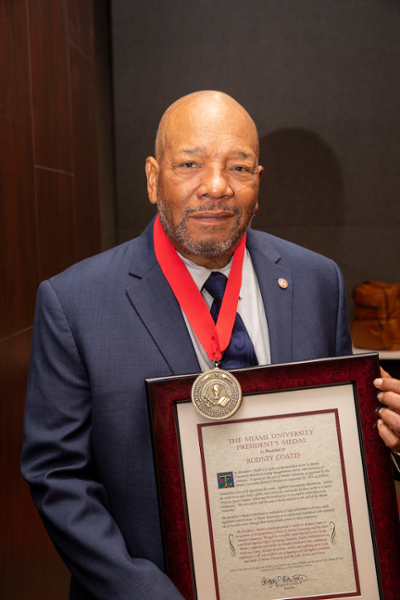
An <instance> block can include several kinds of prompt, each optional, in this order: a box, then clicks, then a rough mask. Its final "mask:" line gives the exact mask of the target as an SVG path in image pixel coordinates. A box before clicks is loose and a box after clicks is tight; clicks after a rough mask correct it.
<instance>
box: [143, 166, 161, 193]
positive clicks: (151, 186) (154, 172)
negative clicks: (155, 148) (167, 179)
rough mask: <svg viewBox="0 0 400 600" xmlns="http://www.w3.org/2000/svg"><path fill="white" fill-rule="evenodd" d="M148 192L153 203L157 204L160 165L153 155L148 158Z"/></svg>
mask: <svg viewBox="0 0 400 600" xmlns="http://www.w3.org/2000/svg"><path fill="white" fill-rule="evenodd" d="M145 169H146V177H147V193H148V195H149V200H150V202H151V203H152V204H157V189H158V174H159V172H160V165H159V164H158V162H157V161H156V159H155V158H153V156H148V157H147V158H146V167H145Z"/></svg>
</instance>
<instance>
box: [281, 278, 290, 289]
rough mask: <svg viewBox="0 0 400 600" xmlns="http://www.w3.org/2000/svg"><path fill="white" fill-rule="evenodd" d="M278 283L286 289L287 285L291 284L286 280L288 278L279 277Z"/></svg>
mask: <svg viewBox="0 0 400 600" xmlns="http://www.w3.org/2000/svg"><path fill="white" fill-rule="evenodd" d="M278 285H279V287H281V288H282V289H286V288H287V286H288V285H289V284H288V282H287V281H286V279H278Z"/></svg>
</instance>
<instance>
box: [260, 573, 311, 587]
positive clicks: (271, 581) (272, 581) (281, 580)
mask: <svg viewBox="0 0 400 600" xmlns="http://www.w3.org/2000/svg"><path fill="white" fill-rule="evenodd" d="M307 579H308V577H307V575H291V576H289V575H278V577H272V578H266V577H263V578H262V579H261V585H267V586H268V587H270V588H272V587H283V586H287V585H298V584H299V583H303V582H304V581H307Z"/></svg>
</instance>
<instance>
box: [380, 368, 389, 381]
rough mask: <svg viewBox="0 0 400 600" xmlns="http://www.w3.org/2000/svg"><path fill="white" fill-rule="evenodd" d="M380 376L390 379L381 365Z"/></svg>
mask: <svg viewBox="0 0 400 600" xmlns="http://www.w3.org/2000/svg"><path fill="white" fill-rule="evenodd" d="M381 377H386V378H388V379H391V376H390V375H389V373H388V372H387V371H385V369H384V368H383V367H381Z"/></svg>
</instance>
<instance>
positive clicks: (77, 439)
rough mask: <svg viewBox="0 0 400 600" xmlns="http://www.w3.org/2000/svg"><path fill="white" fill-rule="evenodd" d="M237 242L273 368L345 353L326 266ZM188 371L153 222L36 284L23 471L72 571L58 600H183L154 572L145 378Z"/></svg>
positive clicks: (191, 361)
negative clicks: (257, 297) (255, 286)
mask: <svg viewBox="0 0 400 600" xmlns="http://www.w3.org/2000/svg"><path fill="white" fill-rule="evenodd" d="M247 246H248V248H249V251H250V254H251V257H252V261H253V264H254V268H255V271H256V274H257V277H258V282H259V286H260V290H261V294H262V298H263V301H264V306H265V312H266V316H267V321H268V328H269V336H270V345H271V357H272V362H273V363H282V362H290V361H297V360H307V359H316V358H321V357H327V356H335V355H337V356H338V355H344V354H349V353H351V342H350V336H349V331H348V325H347V317H346V306H345V294H344V288H343V282H342V278H341V274H340V272H339V269H338V268H337V266H336V265H335V264H334V263H333V262H332V261H331V260H329V259H327V258H323V257H321V256H319V255H317V254H315V253H313V252H310V251H308V250H305V249H303V248H300V247H298V246H295V245H293V244H290V243H288V242H285V241H282V240H280V239H278V238H275V237H273V236H270V235H268V234H265V233H261V232H256V231H249V232H248V241H247ZM281 277H283V278H284V279H286V280H287V282H288V284H289V285H288V287H287V289H282V288H280V287H279V285H278V283H277V280H278V279H279V278H281ZM198 371H199V365H198V362H197V358H196V354H195V352H194V349H193V346H192V343H191V340H190V337H189V334H188V331H187V328H186V326H185V323H184V320H183V318H182V314H181V310H180V307H179V305H178V302H177V301H176V299H175V296H174V295H173V293H172V291H171V289H170V287H169V284H168V283H167V281H166V279H165V277H164V275H163V274H162V272H161V269H160V267H159V265H158V263H157V261H156V258H155V254H154V248H153V241H152V225H150V226H149V227H148V228H147V229H146V231H145V232H144V233H143V234H142V235H141V236H140V237H139V238H137V239H135V240H133V241H131V242H128V243H126V244H123V245H122V246H119V247H117V248H114V249H112V250H110V251H108V252H105V253H103V254H100V255H98V256H95V257H93V258H90V259H88V260H85V261H83V262H81V263H79V264H77V265H74V266H73V267H71V268H70V269H68V270H67V271H65V272H64V273H61V274H60V275H57V276H56V277H53V278H52V279H50V280H49V281H46V282H44V283H42V285H41V286H40V289H39V292H38V302H37V308H36V315H35V325H34V334H33V345H32V358H31V368H30V374H29V382H28V398H27V405H26V417H25V432H24V447H23V455H22V472H23V475H24V477H25V479H26V480H27V481H28V482H29V484H30V486H31V490H32V496H33V499H34V501H35V503H36V505H37V507H38V509H39V511H40V514H41V516H42V518H43V521H44V523H45V526H46V528H47V530H48V532H49V534H50V536H51V538H52V539H53V541H54V543H55V545H56V547H57V548H58V551H59V552H60V554H61V556H62V558H63V559H64V561H65V562H66V564H67V566H68V567H69V569H70V570H71V572H72V575H73V576H72V582H71V596H70V597H71V598H74V599H80V600H83V599H92V598H96V599H100V598H104V599H107V600H109V599H110V598H113V599H114V598H115V599H116V598H118V599H120V600H133V599H136V598H140V599H143V600H167V599H168V600H178V599H181V598H182V597H181V595H180V594H179V592H178V591H177V590H176V588H175V587H174V586H173V584H172V583H171V582H170V581H169V579H168V578H167V577H166V576H165V575H164V573H163V571H162V569H163V555H162V544H161V534H160V526H159V518H158V506H157V496H156V486H155V478H154V470H153V463H152V450H151V442H150V432H149V424H148V415H147V405H146V397H145V383H144V380H145V378H148V377H160V376H168V375H177V374H185V373H196V372H198Z"/></svg>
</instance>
